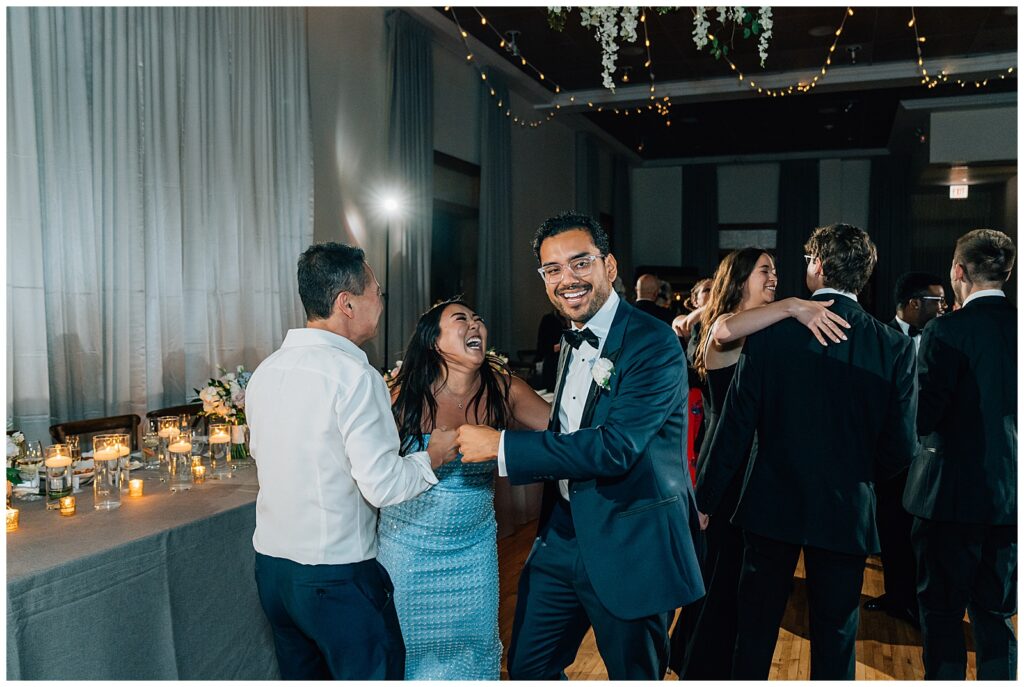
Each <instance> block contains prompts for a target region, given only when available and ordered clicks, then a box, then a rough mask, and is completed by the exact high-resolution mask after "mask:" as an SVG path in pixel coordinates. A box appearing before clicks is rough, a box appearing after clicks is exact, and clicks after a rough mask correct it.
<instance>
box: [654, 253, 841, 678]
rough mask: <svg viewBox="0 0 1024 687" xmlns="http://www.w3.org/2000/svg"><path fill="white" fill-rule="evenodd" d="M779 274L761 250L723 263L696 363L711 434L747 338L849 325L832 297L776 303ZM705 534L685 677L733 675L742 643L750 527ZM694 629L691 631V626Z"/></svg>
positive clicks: (727, 507)
mask: <svg viewBox="0 0 1024 687" xmlns="http://www.w3.org/2000/svg"><path fill="white" fill-rule="evenodd" d="M777 284H778V275H777V273H776V271H775V261H774V260H773V258H772V256H771V255H769V254H768V253H766V252H765V251H763V250H762V249H760V248H743V249H740V250H737V251H733V252H732V253H730V254H729V255H728V256H726V258H725V259H724V260H723V261H722V263H721V264H720V265H719V266H718V270H717V272H716V273H715V278H714V281H713V283H712V287H711V295H710V298H709V300H708V303H707V305H706V306H705V307H704V309H703V312H702V314H701V318H700V325H701V326H700V333H699V337H700V338H699V340H698V342H697V347H696V351H695V355H694V360H693V366H694V368H695V369H696V371H697V374H698V375H699V376H700V377H701V379H702V380H703V381H704V384H705V388H706V389H707V391H708V395H707V397H706V398H705V403H704V413H705V417H706V427H707V431H706V436H707V437H712V436H714V431H715V427H716V426H717V424H718V418H719V415H720V414H721V411H722V405H723V403H724V402H725V395H726V392H727V391H728V389H729V384H730V382H731V381H732V376H733V372H734V371H735V370H736V363H737V362H738V361H739V356H740V352H741V351H742V349H743V342H744V340H745V337H746V336H748V335H749V334H752V333H754V332H756V331H760V330H761V329H764V328H765V327H768V326H770V325H772V324H775V323H776V322H778V321H780V320H783V319H785V318H787V317H795V318H796V319H798V320H799V321H800V322H801V323H802V324H804V325H805V326H806V327H807V328H808V329H810V330H811V332H812V333H813V334H814V335H815V337H817V338H818V340H819V341H821V342H822V343H825V337H828V338H829V339H831V340H832V341H833V342H839V341H840V338H839V336H840V329H839V328H840V327H849V324H848V323H847V322H846V321H845V320H843V319H842V318H841V317H839V316H838V315H836V314H835V313H833V312H832V311H830V310H828V308H827V306H829V305H831V303H832V301H809V300H803V299H799V298H787V299H784V300H782V301H778V302H776V301H775V287H776V286H777ZM710 445H711V442H710V441H706V442H704V444H703V446H702V447H701V452H700V456H699V457H698V459H697V473H698V475H699V474H700V472H701V470H703V468H704V466H705V464H706V463H707V461H708V460H709V455H708V453H709V452H708V447H709V446H710ZM745 472H746V470H745V469H740V470H738V471H737V472H736V479H735V480H734V481H733V483H732V484H731V485H730V486H729V489H728V490H727V492H726V494H725V496H724V497H723V499H722V509H721V512H723V513H729V514H730V515H731V513H732V511H733V510H734V509H735V507H736V504H737V502H738V501H739V495H740V489H741V487H742V484H743V475H744V473H745ZM704 534H705V540H706V541H705V547H706V548H705V559H704V562H703V570H702V572H703V576H704V586H705V587H706V588H707V595H706V596H705V597H704V599H703V602H702V603H700V606H699V607H696V605H695V606H693V607H689V608H687V609H684V613H687V612H689V613H691V614H693V615H694V616H695V620H693V618H690V620H691V622H688V623H680V631H681V632H684V633H686V634H688V637H687V638H686V642H685V644H686V650H685V655H683V656H680V655H679V649H680V647H681V645H682V644H684V642H681V641H680V639H682V638H679V639H677V638H676V637H675V636H673V640H674V641H673V649H674V651H673V656H672V660H670V665H673V667H674V668H675V667H678V668H679V670H677V671H676V672H677V673H678V674H680V675H681V677H682V678H683V679H693V680H727V679H729V677H730V675H731V671H732V654H733V647H734V646H735V643H736V617H737V607H736V589H737V585H738V583H739V574H740V568H741V565H742V563H743V532H742V530H740V529H739V528H737V527H734V526H733V525H732V523H730V522H729V518H728V517H718V518H715V519H713V520H712V521H710V522H709V523H708V525H707V529H706V530H705V531H704ZM687 630H689V632H687Z"/></svg>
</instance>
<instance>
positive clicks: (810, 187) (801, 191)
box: [775, 160, 819, 298]
mask: <svg viewBox="0 0 1024 687" xmlns="http://www.w3.org/2000/svg"><path fill="white" fill-rule="evenodd" d="M818 184H819V174H818V161H817V160H789V161H786V162H783V163H782V164H781V167H780V170H779V217H778V230H777V234H776V237H777V238H776V242H775V269H776V270H778V272H779V286H778V296H777V298H788V297H789V296H798V297H800V298H805V297H806V296H807V295H808V293H807V282H806V274H807V263H806V262H804V257H803V256H804V250H803V247H804V243H806V242H807V238H808V237H809V236H810V235H811V232H812V231H814V228H815V227H816V226H817V225H818Z"/></svg>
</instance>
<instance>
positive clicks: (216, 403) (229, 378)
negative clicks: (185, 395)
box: [195, 365, 252, 425]
mask: <svg viewBox="0 0 1024 687" xmlns="http://www.w3.org/2000/svg"><path fill="white" fill-rule="evenodd" d="M218 369H219V370H220V373H221V376H220V377H211V378H210V379H209V380H208V381H207V382H206V386H205V387H203V388H202V389H195V392H196V393H197V394H199V400H200V401H202V402H203V411H202V413H203V415H206V416H207V417H221V418H224V420H226V421H227V422H228V423H230V424H232V425H244V424H246V423H245V387H246V386H247V385H248V384H249V378H250V377H252V372H247V371H246V369H245V367H244V366H242V365H239V366H238V367H236V368H235V371H234V372H227V371H226V370H225V369H224V368H223V367H221V368H218Z"/></svg>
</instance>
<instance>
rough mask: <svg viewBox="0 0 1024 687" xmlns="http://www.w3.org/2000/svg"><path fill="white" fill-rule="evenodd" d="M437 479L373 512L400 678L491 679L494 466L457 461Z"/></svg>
mask: <svg viewBox="0 0 1024 687" xmlns="http://www.w3.org/2000/svg"><path fill="white" fill-rule="evenodd" d="M429 437H430V435H429V434H428V435H425V436H424V444H423V445H424V446H426V444H427V443H428V441H429ZM437 477H438V482H437V484H435V485H434V486H433V487H431V488H430V489H428V490H427V491H425V492H423V493H422V494H420V495H419V496H417V497H416V498H414V499H412V500H410V501H406V502H405V503H400V504H397V505H394V506H388V507H386V508H382V509H381V510H380V521H379V524H378V530H377V531H378V551H377V560H379V561H380V563H381V564H382V565H383V566H384V567H385V568H386V569H387V571H388V574H389V575H391V580H392V582H393V583H394V585H395V608H396V609H397V611H398V620H399V623H401V626H402V638H403V639H404V640H405V679H406V680H497V679H499V677H500V673H501V640H500V639H499V638H498V547H497V529H498V528H497V523H496V522H495V519H494V461H489V462H486V463H463V462H462V461H461V460H460V459H459V458H456V459H455V460H453V461H452V462H450V463H448V464H446V465H444V466H442V467H441V469H440V470H438V472H437Z"/></svg>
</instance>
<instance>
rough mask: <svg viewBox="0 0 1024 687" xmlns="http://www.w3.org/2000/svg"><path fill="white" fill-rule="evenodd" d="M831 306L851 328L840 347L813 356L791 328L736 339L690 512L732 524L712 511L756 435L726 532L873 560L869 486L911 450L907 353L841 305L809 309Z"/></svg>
mask: <svg viewBox="0 0 1024 687" xmlns="http://www.w3.org/2000/svg"><path fill="white" fill-rule="evenodd" d="M833 298H834V299H835V303H834V304H833V305H832V306H831V309H832V310H834V311H835V312H836V313H838V314H839V315H841V316H842V317H843V318H844V319H845V320H846V321H847V322H849V323H850V324H851V325H852V326H851V328H850V329H849V330H848V331H847V336H848V337H849V340H847V341H844V342H842V343H839V344H830V345H828V346H822V345H821V344H819V343H818V342H817V340H816V339H815V338H814V337H813V335H812V334H811V333H810V331H809V330H808V329H807V328H805V327H804V326H803V325H801V324H799V323H798V322H797V321H796V320H793V319H787V320H783V321H782V322H779V323H777V324H775V325H772V326H771V327H768V328H767V329H764V330H762V331H760V332H757V333H756V334H753V335H751V336H748V337H747V340H746V343H745V344H744V347H743V353H742V354H741V355H740V360H739V364H738V365H737V367H736V373H735V375H734V377H733V380H732V384H731V385H730V387H729V393H728V394H727V396H726V400H725V405H724V407H723V411H722V417H721V418H720V420H719V423H718V427H717V429H716V431H715V436H714V438H713V439H712V445H711V447H710V451H711V453H710V454H709V457H708V460H707V463H706V464H705V467H704V470H703V471H702V472H701V474H700V476H699V477H698V481H697V507H698V508H699V509H700V510H701V512H704V513H708V514H711V515H714V516H715V517H729V516H730V515H733V514H731V513H718V512H716V509H717V508H718V504H719V502H720V500H721V498H722V494H723V493H724V492H725V490H726V487H727V486H728V484H729V482H730V480H731V479H732V477H733V474H734V473H735V472H736V471H737V470H738V469H739V467H740V466H741V465H742V464H743V463H744V461H745V460H746V458H747V455H746V452H747V450H748V447H749V446H750V443H751V439H752V438H753V436H754V433H755V432H756V433H757V447H756V449H755V450H754V452H753V453H752V454H751V455H750V461H749V463H748V464H747V471H746V474H745V476H744V480H743V488H742V491H741V493H740V500H739V505H738V506H737V508H736V512H735V514H734V515H733V518H732V522H733V523H734V524H735V525H737V526H739V527H741V528H743V529H745V530H749V531H751V532H753V533H755V534H760V535H762V536H765V537H769V538H771V539H776V540H779V541H784V542H789V543H793V544H801V545H803V544H806V545H810V546H816V547H820V548H823V549H828V550H832V551H840V552H843V553H850V554H866V553H874V552H877V551H878V549H879V545H878V532H877V530H876V529H875V490H874V484H875V482H876V481H877V480H878V479H882V478H885V477H889V476H892V475H893V474H895V473H897V472H898V471H900V470H902V469H903V468H904V467H906V466H907V464H909V463H910V461H911V459H912V458H913V456H914V452H915V448H916V445H917V435H916V432H915V427H914V419H915V416H916V413H917V387H916V384H915V379H914V377H915V373H916V361H915V358H914V344H913V342H912V341H911V340H910V338H909V337H906V336H903V335H901V334H898V333H897V332H894V331H893V330H892V329H891V328H890V327H888V326H887V325H885V324H883V323H882V322H879V321H878V320H876V319H875V318H874V317H872V316H871V315H868V314H867V313H866V312H864V310H863V308H861V307H860V305H859V304H857V302H856V301H854V300H852V299H850V298H847V297H845V296H839V295H834V294H828V295H825V294H823V295H821V296H818V297H816V298H815V300H829V299H833ZM876 459H877V460H876ZM878 470H882V471H884V473H886V474H881V475H879V474H877V471H878Z"/></svg>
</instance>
